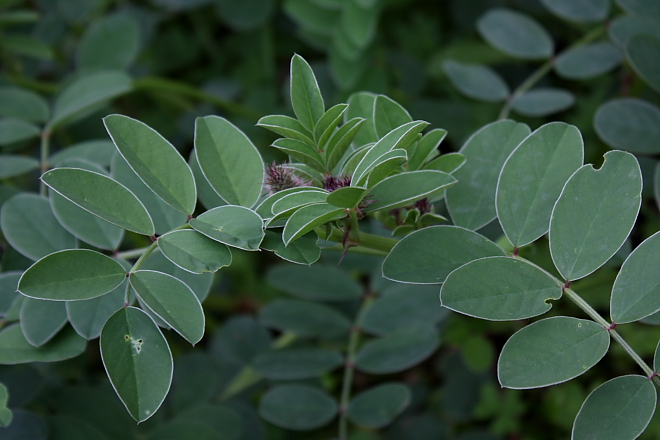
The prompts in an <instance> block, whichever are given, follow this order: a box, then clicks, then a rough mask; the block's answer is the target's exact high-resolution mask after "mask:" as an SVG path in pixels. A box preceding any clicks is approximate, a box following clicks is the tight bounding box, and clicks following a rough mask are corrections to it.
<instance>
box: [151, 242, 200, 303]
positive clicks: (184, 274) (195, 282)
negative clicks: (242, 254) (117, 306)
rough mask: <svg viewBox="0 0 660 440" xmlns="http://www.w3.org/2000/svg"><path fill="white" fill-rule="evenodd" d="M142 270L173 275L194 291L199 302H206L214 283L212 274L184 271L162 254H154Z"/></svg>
mask: <svg viewBox="0 0 660 440" xmlns="http://www.w3.org/2000/svg"><path fill="white" fill-rule="evenodd" d="M140 268H141V269H143V270H147V269H148V270H155V271H158V272H163V273H166V274H168V275H172V276H173V277H174V278H178V279H179V280H181V281H183V282H184V283H185V284H186V285H187V286H188V287H190V288H191V289H192V291H193V292H194V293H195V296H197V299H199V302H203V301H204V299H205V298H206V296H207V295H208V294H209V290H210V289H211V284H212V283H213V274H212V273H209V272H205V273H202V274H196V273H191V272H188V271H187V270H183V269H181V268H180V267H179V266H176V265H175V264H174V263H172V262H171V261H170V260H168V259H167V258H166V257H165V256H164V255H163V253H162V252H152V253H151V255H149V258H147V259H146V260H145V262H144V264H142V266H141V267H140Z"/></svg>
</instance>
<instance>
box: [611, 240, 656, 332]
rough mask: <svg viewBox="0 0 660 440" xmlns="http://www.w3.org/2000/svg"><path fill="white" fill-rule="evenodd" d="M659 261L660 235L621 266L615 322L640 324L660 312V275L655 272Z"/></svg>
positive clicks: (614, 300) (614, 303)
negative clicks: (639, 321) (640, 321)
mask: <svg viewBox="0 0 660 440" xmlns="http://www.w3.org/2000/svg"><path fill="white" fill-rule="evenodd" d="M659 260H660V232H657V233H655V234H653V235H652V236H650V237H649V238H647V239H646V240H644V241H643V242H642V244H640V245H639V246H637V248H635V250H634V251H632V253H631V254H630V255H628V258H626V261H625V262H624V263H623V266H621V270H620V271H619V273H618V275H617V277H616V281H615V282H614V287H613V288H612V299H611V304H610V310H611V315H612V322H616V323H617V324H625V323H627V322H633V321H638V320H640V319H642V318H646V317H647V316H649V315H652V314H654V313H655V312H657V311H659V310H660V301H659V300H658V298H659V297H660V274H659V273H658V272H657V271H655V270H653V265H654V263H655V262H656V261H659Z"/></svg>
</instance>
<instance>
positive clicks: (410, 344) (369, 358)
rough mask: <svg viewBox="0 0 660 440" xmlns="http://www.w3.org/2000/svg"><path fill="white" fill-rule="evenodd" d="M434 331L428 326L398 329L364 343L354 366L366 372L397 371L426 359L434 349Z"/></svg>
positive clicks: (435, 339)
mask: <svg viewBox="0 0 660 440" xmlns="http://www.w3.org/2000/svg"><path fill="white" fill-rule="evenodd" d="M438 345H439V341H438V332H437V330H435V329H434V328H433V327H429V326H412V327H405V328H401V329H399V330H397V331H395V332H393V333H390V334H389V335H387V336H385V337H384V338H379V339H376V340H373V341H370V342H367V343H366V344H364V345H363V346H362V347H361V348H360V350H359V351H358V353H357V356H356V358H355V366H356V368H357V369H358V370H360V371H364V372H365V373H369V374H391V373H399V372H401V371H404V370H407V369H408V368H410V367H413V366H415V365H417V364H418V363H420V362H422V361H423V360H424V359H426V358H428V357H429V356H431V354H433V352H434V351H435V350H436V348H438Z"/></svg>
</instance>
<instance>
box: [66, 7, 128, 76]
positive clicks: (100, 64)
mask: <svg viewBox="0 0 660 440" xmlns="http://www.w3.org/2000/svg"><path fill="white" fill-rule="evenodd" d="M139 50H140V23H138V22H137V20H136V19H135V18H133V17H132V16H130V15H128V14H112V15H105V16H101V17H100V18H98V19H96V20H94V21H93V22H92V23H91V24H90V25H89V27H87V29H86V31H85V33H84V34H83V36H82V38H81V39H80V42H79V43H78V48H77V51H76V58H77V62H78V67H79V68H80V69H81V70H86V71H92V70H103V69H117V70H123V69H126V68H127V67H129V66H130V65H131V64H132V62H133V60H135V57H136V56H137V55H138V52H139Z"/></svg>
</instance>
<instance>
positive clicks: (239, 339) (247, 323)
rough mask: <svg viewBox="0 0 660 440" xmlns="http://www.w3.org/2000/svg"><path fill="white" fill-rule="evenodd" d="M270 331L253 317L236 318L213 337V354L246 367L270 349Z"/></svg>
mask: <svg viewBox="0 0 660 440" xmlns="http://www.w3.org/2000/svg"><path fill="white" fill-rule="evenodd" d="M270 345H271V340H270V334H269V333H268V330H266V329H265V328H264V327H263V326H261V325H260V324H258V323H257V322H256V321H255V320H254V318H252V317H251V316H235V317H233V318H230V319H229V320H228V321H227V322H225V325H224V326H222V327H221V328H220V330H219V331H218V332H217V333H216V334H215V335H214V336H213V341H212V342H211V353H212V354H215V355H216V356H219V357H221V359H222V360H223V361H227V362H230V363H232V364H234V365H237V366H240V367H244V366H246V365H249V364H251V363H252V361H253V360H254V358H255V357H256V356H258V355H259V354H261V353H263V352H265V351H268V350H269V349H270Z"/></svg>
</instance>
